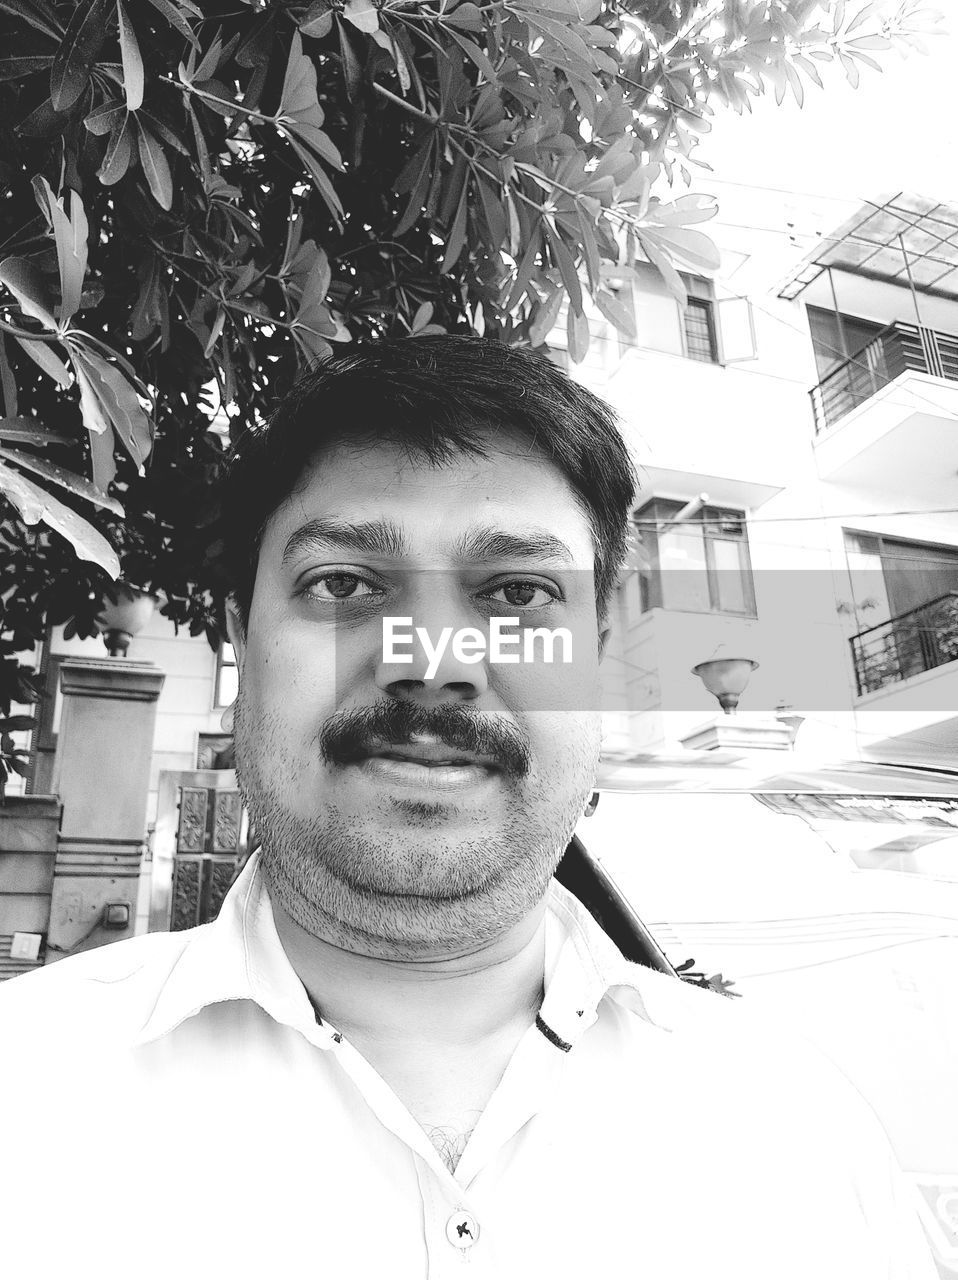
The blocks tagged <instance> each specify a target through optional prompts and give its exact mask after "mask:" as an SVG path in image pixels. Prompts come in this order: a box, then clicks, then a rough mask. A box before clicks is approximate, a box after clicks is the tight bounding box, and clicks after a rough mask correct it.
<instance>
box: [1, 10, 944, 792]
mask: <svg viewBox="0 0 958 1280" xmlns="http://www.w3.org/2000/svg"><path fill="white" fill-rule="evenodd" d="M0 14H2V15H3V17H4V20H5V23H6V26H7V33H8V34H7V39H6V40H5V42H4V45H3V52H2V54H0V81H2V84H0V92H2V115H0V138H2V150H0V156H2V160H0V166H2V177H3V182H4V186H5V196H4V201H3V209H4V214H5V219H4V220H5V225H4V230H3V236H2V249H0V253H2V254H3V255H4V257H3V260H2V262H0V389H2V395H3V418H2V421H0V547H2V557H3V562H2V564H0V662H2V666H0V713H2V712H3V711H4V710H6V711H9V708H10V703H11V701H12V700H20V701H31V700H32V699H33V697H34V693H33V688H32V682H31V679H30V666H29V661H28V660H27V661H24V660H23V658H24V656H25V655H27V654H28V653H29V651H30V650H31V649H32V647H33V645H34V643H35V641H36V640H38V639H39V638H40V636H41V635H42V634H43V632H44V628H45V626H47V625H48V624H50V623H68V624H69V626H70V627H71V628H72V629H74V630H75V631H76V632H78V633H79V634H84V635H86V634H92V633H93V631H94V621H93V620H94V617H95V615H96V613H97V612H98V610H99V608H100V607H101V602H102V599H103V593H104V592H105V591H107V590H108V589H109V584H110V582H111V580H112V579H113V578H115V577H116V576H117V575H118V574H119V573H122V575H123V577H124V578H125V579H126V580H127V581H130V582H134V583H136V584H138V585H140V586H142V587H145V588H150V589H152V590H154V591H157V592H159V593H161V597H162V600H163V604H162V609H163V612H164V613H166V614H167V615H168V616H169V617H171V618H172V619H173V620H174V621H175V622H176V623H177V624H183V625H186V626H188V627H189V628H190V630H191V632H193V633H194V634H199V633H201V632H203V631H205V632H206V633H207V635H208V636H209V637H210V641H211V643H216V641H217V640H218V638H219V624H218V614H217V599H218V584H219V579H218V574H217V568H216V551H217V547H216V521H215V516H216V513H215V511H214V510H213V509H212V507H211V503H210V497H209V494H210V489H211V482H212V481H213V480H214V479H215V477H216V474H217V472H218V470H219V468H220V467H221V465H222V459H223V439H222V436H221V435H220V434H218V433H217V432H216V431H211V423H212V422H213V419H214V417H215V414H216V412H217V410H218V409H222V410H225V413H226V415H227V416H228V421H229V432H230V434H232V435H235V434H236V433H237V432H238V431H240V430H241V429H243V428H244V427H246V426H248V425H250V424H254V423H256V422H257V421H259V420H260V419H261V416H262V414H263V412H264V410H265V407H266V406H267V405H268V404H269V402H270V401H271V400H272V399H273V398H274V397H275V396H276V395H277V394H278V393H281V392H282V391H283V389H284V388H285V387H287V386H288V385H289V384H290V382H291V380H292V379H293V377H294V376H295V374H296V372H297V370H299V369H300V368H302V367H303V366H304V365H308V364H309V363H310V362H311V361H315V360H316V359H319V358H322V357H323V356H324V355H326V354H327V353H328V352H329V351H330V350H331V349H332V347H331V344H336V343H339V342H343V341H345V340H348V339H351V338H352V339H366V338H372V337H376V336H378V335H383V334H393V335H395V334H407V333H409V334H423V333H429V332H435V331H436V330H437V328H438V329H445V330H448V331H469V330H476V331H479V332H485V333H487V334H492V335H495V336H497V337H499V338H501V339H503V340H505V341H507V342H510V343H532V344H533V345H539V344H542V343H543V342H544V341H545V338H546V335H547V334H548V333H549V331H550V330H551V329H552V327H553V326H554V324H555V322H556V320H557V318H558V317H559V315H560V312H561V310H562V307H563V303H565V302H567V303H568V307H567V314H568V335H569V348H570V352H571V353H572V357H573V359H577V360H578V359H581V358H582V356H583V355H584V353H585V351H586V349H587V345H588V340H589V338H588V324H587V320H586V318H585V314H584V300H585V297H586V296H591V298H592V299H593V300H594V303H595V305H596V306H597V307H598V308H599V310H600V311H602V312H603V313H604V314H605V316H606V317H607V318H608V319H609V320H610V321H611V322H612V323H613V324H614V325H616V326H619V327H621V328H622V329H624V330H625V331H626V332H628V331H629V326H630V320H629V316H628V315H627V314H626V313H625V311H624V309H623V308H622V307H621V306H620V305H619V304H618V303H617V302H616V299H615V297H614V294H613V293H612V291H611V290H610V289H609V288H608V287H607V284H606V282H607V279H608V275H609V269H610V268H614V270H615V272H616V273H617V275H619V276H622V275H624V274H627V273H628V272H629V271H630V270H631V269H632V268H633V267H634V263H635V261H636V260H637V258H641V259H642V260H649V261H651V262H652V263H653V264H654V265H655V266H656V267H657V268H658V269H659V270H660V271H661V272H662V274H663V275H664V276H665V278H666V279H667V280H668V282H669V283H670V285H671V286H672V287H673V289H674V290H675V291H676V293H678V294H681V293H682V285H681V280H680V278H679V276H678V274H677V272H676V264H678V265H680V266H685V267H691V268H692V269H695V268H696V267H699V268H701V267H703V266H706V267H707V266H710V265H712V264H713V263H714V261H715V255H714V249H713V246H712V244H711V242H710V241H709V240H708V238H707V237H706V236H705V235H704V234H703V233H702V232H701V231H700V230H698V229H697V226H696V224H698V223H701V222H703V221H705V220H706V219H707V218H708V217H710V216H711V214H712V213H713V212H714V209H713V206H712V204H711V202H710V201H709V200H706V199H704V198H702V197H699V196H696V195H694V194H691V193H690V192H687V193H686V194H683V195H681V196H680V197H679V198H677V199H673V200H669V201H663V200H662V199H660V198H659V197H658V196H656V195H653V194H652V187H653V184H654V183H656V181H657V180H660V179H661V178H663V176H664V177H665V178H667V179H675V181H676V182H679V181H683V182H685V183H686V184H689V183H690V181H691V167H692V166H694V165H695V164H696V163H698V162H697V160H696V157H695V155H694V150H695V146H696V143H697V141H698V135H700V134H701V133H703V132H704V131H707V130H708V128H709V118H710V117H711V116H712V114H713V113H714V111H715V110H716V109H721V108H725V107H731V108H732V109H734V110H736V111H739V112H741V111H742V110H745V109H749V108H750V101H751V98H752V97H754V96H756V95H759V94H762V93H764V92H768V91H773V92H774V93H775V95H776V97H777V99H778V100H779V101H781V100H782V98H783V97H784V95H785V94H786V93H791V94H793V95H794V96H795V98H796V99H797V100H798V101H799V102H801V100H802V96H803V92H804V87H803V86H804V84H805V82H809V83H814V84H817V85H820V84H821V77H820V74H819V66H820V65H821V64H823V63H826V62H829V61H837V62H838V63H840V64H841V66H842V67H843V68H844V70H845V73H846V74H847V76H848V77H849V79H852V80H857V77H858V73H859V67H860V66H862V65H867V66H877V65H878V64H877V63H876V62H875V59H874V57H873V54H874V53H875V52H877V51H880V50H886V49H891V48H894V47H898V48H899V49H901V50H907V49H908V48H910V47H912V46H915V45H920V32H921V30H922V29H928V27H929V24H932V25H933V24H934V21H935V20H936V16H935V15H934V14H932V13H930V12H929V11H928V10H926V9H925V8H924V7H923V3H922V0H902V2H901V3H896V4H895V5H893V6H892V7H889V5H888V4H887V3H886V4H880V3H867V4H864V3H857V4H849V5H847V7H846V5H845V4H844V3H842V2H839V3H837V4H819V3H818V2H817V0H725V3H720V4H710V3H708V0H624V2H623V3H620V4H614V3H611V2H610V0H483V2H482V3H478V4H477V3H474V0H204V2H202V3H196V2H194V0H136V3H134V2H133V0H62V2H59V3H45V2H43V0H0ZM2 729H3V722H2V721H0V731H2ZM6 754H7V755H8V756H9V753H8V752H7V753H6ZM2 759H3V756H2V754H0V767H2ZM8 763H9V760H8ZM12 767H14V768H17V767H20V768H22V763H21V764H19V765H18V763H17V762H16V761H14V762H13V764H12ZM2 781H3V775H2V774H0V783H2Z"/></svg>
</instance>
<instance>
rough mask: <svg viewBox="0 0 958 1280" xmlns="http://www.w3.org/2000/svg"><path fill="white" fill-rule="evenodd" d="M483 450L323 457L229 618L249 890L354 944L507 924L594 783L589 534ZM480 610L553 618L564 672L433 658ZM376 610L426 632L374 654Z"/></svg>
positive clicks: (461, 939)
mask: <svg viewBox="0 0 958 1280" xmlns="http://www.w3.org/2000/svg"><path fill="white" fill-rule="evenodd" d="M487 440H488V442H489V452H488V456H487V457H486V458H472V457H469V456H467V455H462V454H460V455H458V456H457V457H456V459H455V460H454V461H452V462H451V463H450V464H448V465H444V466H442V467H433V466H431V465H430V464H428V463H427V462H410V461H409V459H408V458H406V457H405V455H404V454H403V452H402V451H401V450H399V449H398V448H396V447H393V446H389V445H383V446H375V447H370V448H368V449H346V448H339V449H337V450H335V451H331V452H328V453H325V454H323V455H322V456H321V457H319V458H318V459H317V460H316V461H315V462H314V463H313V464H312V465H311V466H310V467H309V468H308V469H307V471H306V473H305V474H304V475H303V477H302V479H301V483H300V484H299V486H298V487H297V489H296V491H295V492H294V493H293V494H292V495H291V496H290V497H289V498H288V499H287V500H286V502H285V503H284V504H283V505H282V506H281V507H280V508H278V510H277V511H276V512H275V513H274V514H273V516H272V518H271V519H270V521H269V523H268V525H267V528H266V531H265V534H264V536H263V539H262V543H261V547H260V554H259V561H258V566H257V572H256V582H255V589H254V594H253V600H252V605H251V609H250V616H249V621H248V626H247V629H246V634H245V636H244V635H243V634H242V633H241V630H240V628H239V626H238V623H237V622H236V619H235V618H234V619H233V620H232V627H231V638H232V639H233V642H234V644H235V646H236V648H237V654H238V660H239V667H240V696H239V699H238V701H237V707H236V718H235V733H236V750H237V768H238V771H239V777H240V785H241V787H242V788H243V792H244V795H245V797H246V800H247V804H248V805H249V807H250V811H251V814H252V817H253V821H254V824H255V826H256V828H257V831H258V833H259V835H260V838H261V840H262V844H263V857H264V868H265V872H266V875H267V877H268V880H269V883H270V887H271V890H272V892H273V894H274V896H278V898H279V901H280V902H281V904H282V905H283V907H284V908H285V909H286V910H287V911H288V912H289V914H290V915H291V916H292V917H293V919H294V920H296V921H297V923H299V924H300V925H302V926H303V927H304V928H306V929H307V930H309V931H310V932H313V933H315V934H317V935H318V936H322V937H326V938H327V939H329V940H333V941H337V942H340V943H345V942H346V941H347V940H348V941H349V942H350V944H351V945H354V946H355V945H356V940H357V939H359V942H360V946H361V947H362V949H363V950H365V951H366V952H367V954H380V955H406V956H416V955H439V954H461V953H462V952H464V951H468V950H471V949H474V948H476V947H478V946H481V945H483V943H485V942H488V941H490V940H492V939H493V938H495V937H497V936H499V935H500V934H501V933H503V932H504V931H505V930H506V929H508V928H509V927H510V926H511V925H513V924H515V923H517V922H518V921H519V920H520V919H522V918H523V917H524V916H525V915H527V914H528V913H529V912H530V911H531V910H532V909H533V907H534V906H535V905H536V903H537V902H538V901H539V900H540V899H541V897H542V895H543V893H544V891H545V889H546V887H547V885H548V881H549V878H550V877H551V875H552V872H553V871H554V869H555V866H556V863H557V862H558V859H559V857H560V856H561V854H562V851H563V849H564V848H565V845H566V843H567V841H568V839H569V837H570V835H571V833H572V830H573V828H574V826H575V823H576V820H577V818H578V816H579V814H580V813H581V812H582V808H583V806H584V804H585V801H586V799H587V797H588V794H589V792H590V789H591V787H592V785H593V782H594V778H595V768H596V763H597V760H598V752H599V715H598V705H599V703H598V697H599V693H598V662H599V657H600V638H599V634H598V626H597V619H596V608H595V594H594V580H593V572H592V570H593V560H594V546H593V538H592V535H591V532H590V529H589V525H588V522H587V519H586V516H585V515H584V513H583V511H582V509H581V507H580V506H579V505H578V503H577V501H576V499H575V496H574V494H573V491H572V489H571V488H570V486H569V484H568V482H567V481H566V479H565V478H564V476H563V475H562V473H561V472H560V471H559V470H558V469H557V468H556V467H554V466H553V465H552V463H550V462H549V461H548V460H547V459H546V458H544V457H543V456H542V455H540V454H538V453H537V452H534V451H532V450H531V449H530V448H528V447H526V446H524V445H522V444H519V443H516V442H515V441H510V440H509V439H507V438H506V437H503V436H501V435H496V434H490V435H489V436H488V437H487ZM494 617H512V618H516V617H518V618H519V619H520V628H521V627H537V628H546V629H548V630H550V631H552V630H555V629H557V628H566V629H567V630H568V631H569V633H570V636H571V646H572V651H571V657H572V659H573V661H572V662H571V663H566V662H563V661H561V660H560V659H561V658H563V657H565V656H567V655H568V649H563V648H562V646H561V645H559V644H557V646H556V649H555V651H554V654H553V661H552V662H548V661H545V659H544V653H545V650H544V648H543V647H541V646H540V647H538V648H536V649H535V650H534V656H533V655H530V660H529V661H521V660H520V661H519V662H515V661H512V662H503V663H499V662H496V661H494V660H492V658H491V656H490V653H489V651H488V649H487V651H486V653H485V656H484V657H482V660H481V661H479V662H476V661H468V656H469V654H470V653H472V654H473V655H474V654H475V653H476V652H477V647H476V646H475V645H473V646H472V647H471V649H470V647H469V645H468V644H467V645H460V646H458V647H457V645H456V644H455V643H452V642H448V643H447V645H446V648H445V651H444V652H443V653H442V656H441V657H437V656H436V652H437V645H438V642H439V638H440V636H441V634H442V633H443V630H444V629H445V628H451V629H452V630H451V632H450V633H447V634H449V636H450V641H452V640H453V639H454V637H455V634H456V633H458V632H460V631H461V629H463V628H467V627H469V628H476V629H477V630H478V632H480V633H482V634H484V635H486V636H487V637H488V635H489V633H490V623H491V619H493V618H494ZM384 618H401V619H411V625H410V624H408V623H403V624H401V625H399V626H397V628H396V630H397V632H399V633H405V634H407V635H409V634H411V635H412V636H413V637H415V636H416V630H415V629H416V628H423V629H424V632H425V636H426V637H428V640H427V639H422V640H421V641H419V640H416V639H413V640H412V641H410V642H403V643H402V644H401V645H397V646H396V647H395V650H394V653H389V652H387V651H386V648H385V646H384V626H383V619H384ZM510 630H511V631H512V633H513V634H515V633H516V628H514V627H513V628H509V627H506V628H505V631H506V633H508V632H509V631H510ZM419 634H420V635H422V633H419ZM430 650H432V656H431V657H430ZM502 652H506V647H504V648H503V650H502ZM508 652H509V653H510V654H512V653H518V654H519V655H520V657H521V656H522V653H523V650H522V647H521V645H518V644H514V645H513V646H512V647H510V648H508ZM400 653H405V654H408V655H410V656H411V658H412V661H411V662H405V663H403V662H400V661H398V658H397V655H399V654H400Z"/></svg>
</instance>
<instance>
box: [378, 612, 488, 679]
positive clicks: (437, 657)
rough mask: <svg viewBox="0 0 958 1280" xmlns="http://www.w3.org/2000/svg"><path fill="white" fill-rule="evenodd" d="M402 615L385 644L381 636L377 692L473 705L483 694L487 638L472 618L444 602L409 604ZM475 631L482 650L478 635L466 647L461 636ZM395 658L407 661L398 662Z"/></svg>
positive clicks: (385, 634)
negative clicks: (379, 690)
mask: <svg viewBox="0 0 958 1280" xmlns="http://www.w3.org/2000/svg"><path fill="white" fill-rule="evenodd" d="M404 616H405V617H406V618H408V619H410V620H409V621H406V622H402V623H398V622H397V623H396V624H395V625H394V626H392V627H391V628H390V634H391V635H392V637H393V642H392V643H391V644H390V643H389V642H388V640H387V631H386V628H384V631H383V644H382V648H381V650H380V653H379V655H378V662H377V666H376V684H377V686H378V687H379V688H380V689H382V690H383V692H385V693H389V694H391V695H392V696H393V697H405V698H412V699H415V700H416V701H427V702H429V701H443V702H445V701H449V700H450V698H452V699H454V700H463V701H474V700H475V699H476V698H479V697H481V696H482V694H484V693H485V692H486V690H487V689H488V687H489V678H488V669H487V666H486V663H487V661H488V658H487V653H486V648H487V645H488V634H487V632H486V631H485V630H484V629H483V628H482V627H479V626H477V619H476V618H475V616H474V615H470V614H469V613H468V612H467V611H466V610H465V608H457V607H455V605H452V604H450V602H448V601H445V602H436V601H432V602H431V603H427V602H423V601H415V602H411V603H410V604H409V606H408V612H407V613H406V614H405V615H404ZM477 631H478V633H479V636H481V638H482V642H483V643H482V645H480V644H479V643H478V639H479V637H478V636H473V643H469V642H468V640H469V637H468V634H467V632H473V633H475V632H477ZM390 650H391V652H390ZM399 655H402V656H403V657H405V658H407V659H408V660H407V661H400V660H399ZM470 655H472V661H470V660H469V658H470ZM477 659H478V660H477Z"/></svg>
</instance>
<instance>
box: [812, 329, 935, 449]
mask: <svg viewBox="0 0 958 1280" xmlns="http://www.w3.org/2000/svg"><path fill="white" fill-rule="evenodd" d="M904 373H924V374H929V375H930V376H932V377H936V378H944V379H945V380H946V381H948V382H958V336H956V335H954V334H950V333H940V332H938V331H937V330H935V329H927V328H925V327H924V326H921V325H916V324H905V323H904V322H903V321H900V320H896V321H895V322H894V323H893V324H890V325H888V326H887V327H886V328H884V329H882V330H881V332H880V333H878V334H876V335H875V337H874V338H873V339H872V340H871V342H869V343H868V345H867V346H865V347H863V348H862V349H861V350H860V351H858V352H856V353H855V354H854V355H852V356H849V358H848V359H847V360H844V361H843V362H842V363H841V364H840V365H838V366H837V368H835V369H833V370H832V371H831V373H829V374H828V375H827V376H826V377H824V378H823V379H822V381H821V382H820V383H819V384H818V386H817V387H813V388H812V390H811V392H810V393H809V394H810V396H811V399H812V410H813V412H814V415H815V433H816V435H821V434H822V433H823V432H825V431H827V430H828V429H829V428H830V427H833V426H834V425H835V423H836V422H838V421H840V419H842V418H844V417H845V416H846V414H848V413H851V412H852V410H853V409H857V408H858V406H859V405H861V404H864V402H865V401H866V400H869V399H870V398H871V397H872V396H873V395H876V394H877V393H878V392H879V391H881V389H882V388H883V387H887V386H888V385H889V383H891V382H894V381H895V379H896V378H899V377H901V375H902V374H904Z"/></svg>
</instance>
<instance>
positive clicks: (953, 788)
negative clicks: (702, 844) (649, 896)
mask: <svg viewBox="0 0 958 1280" xmlns="http://www.w3.org/2000/svg"><path fill="white" fill-rule="evenodd" d="M596 787H597V788H598V789H599V790H600V791H614V792H638V791H678V792H689V791H741V792H750V791H781V792H805V793H808V792H810V793H813V794H814V793H816V792H817V793H821V794H834V793H845V794H854V795H925V796H927V795H938V796H958V771H954V772H953V771H950V770H947V769H930V768H924V767H921V766H917V765H910V764H895V763H892V762H885V761H870V760H838V761H823V760H822V759H820V758H817V757H807V756H802V755H800V754H798V753H794V752H790V751H761V750H748V751H742V752H738V753H737V752H732V751H688V752H670V753H667V754H656V753H652V752H635V753H630V752H624V751H623V752H609V753H607V754H605V755H603V758H602V760H601V762H600V765H599V771H598V775H597V778H596Z"/></svg>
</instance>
